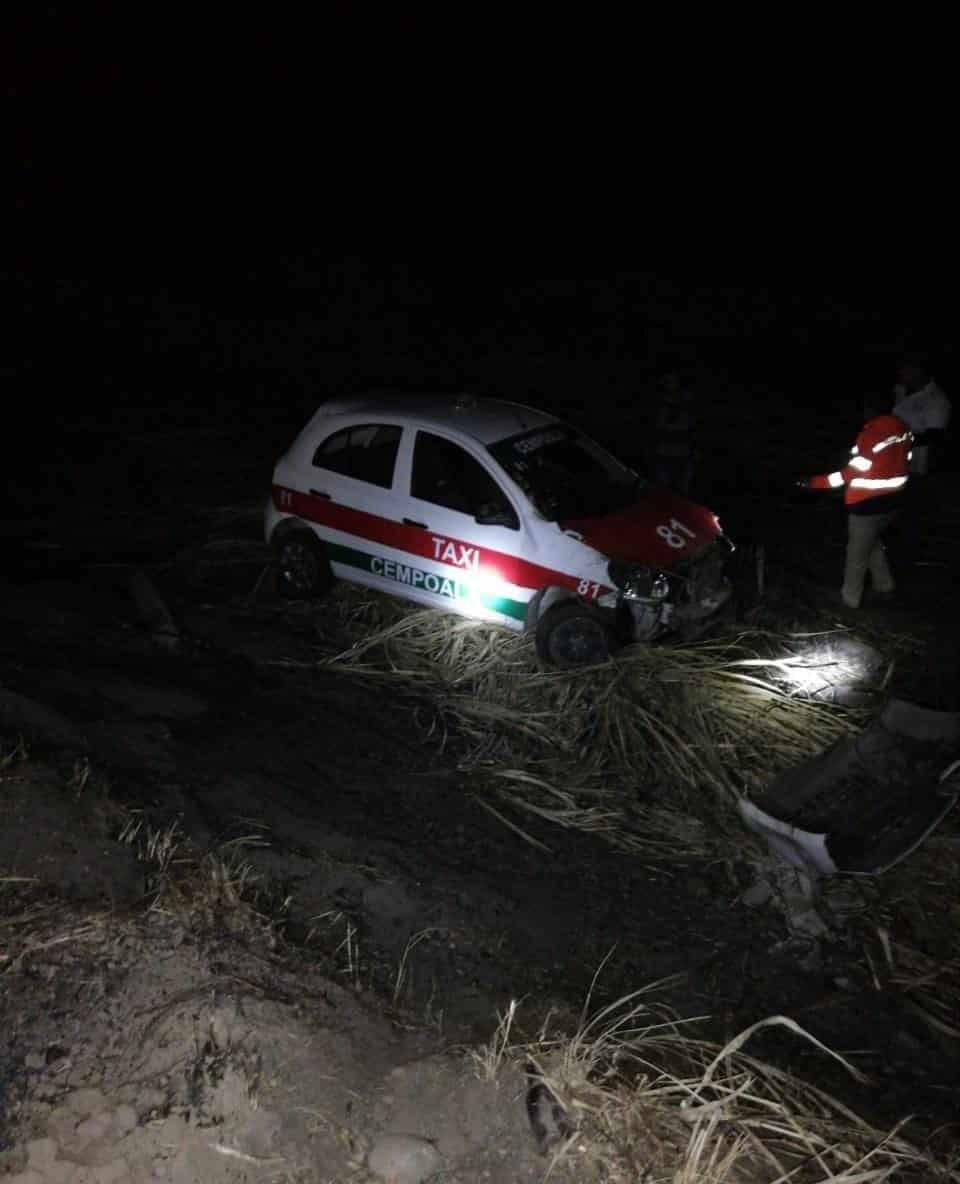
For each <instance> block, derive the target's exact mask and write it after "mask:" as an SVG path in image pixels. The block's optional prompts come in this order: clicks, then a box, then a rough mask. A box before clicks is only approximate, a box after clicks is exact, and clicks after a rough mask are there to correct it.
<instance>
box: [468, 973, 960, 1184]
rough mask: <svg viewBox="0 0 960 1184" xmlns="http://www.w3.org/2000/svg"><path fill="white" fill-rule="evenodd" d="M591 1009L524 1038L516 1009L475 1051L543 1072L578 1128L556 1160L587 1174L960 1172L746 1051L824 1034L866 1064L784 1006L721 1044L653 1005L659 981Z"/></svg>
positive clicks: (750, 1183) (486, 1065)
mask: <svg viewBox="0 0 960 1184" xmlns="http://www.w3.org/2000/svg"><path fill="white" fill-rule="evenodd" d="M658 985H660V984H653V985H651V986H650V987H648V988H645V989H644V990H643V991H638V992H634V993H633V994H631V995H628V996H625V997H624V998H622V999H620V1000H617V1001H616V1002H615V1003H613V1004H610V1005H609V1006H607V1007H605V1008H603V1010H602V1011H600V1012H598V1013H597V1014H596V1015H594V1016H586V1015H585V1016H584V1017H583V1019H582V1022H581V1025H580V1029H579V1031H578V1032H577V1033H576V1034H575V1035H574V1036H573V1037H572V1038H570V1039H548V1038H547V1037H546V1036H545V1035H544V1034H543V1033H541V1035H540V1036H539V1037H538V1038H537V1039H535V1040H533V1041H530V1042H527V1043H520V1042H517V1041H515V1040H514V1039H513V1030H514V1027H515V1023H516V1006H515V1005H511V1007H510V1008H509V1009H508V1010H507V1012H506V1013H505V1014H504V1015H503V1016H501V1017H500V1025H499V1028H498V1030H497V1032H496V1033H495V1034H494V1037H493V1039H492V1041H491V1043H490V1044H489V1045H488V1046H487V1047H486V1048H484V1049H481V1050H480V1051H479V1052H478V1053H477V1054H476V1056H475V1060H476V1064H477V1069H478V1072H479V1073H480V1074H481V1075H482V1076H483V1077H484V1078H486V1079H494V1080H495V1079H496V1077H497V1075H498V1074H500V1073H501V1072H502V1071H503V1070H504V1068H505V1067H507V1066H510V1067H511V1069H513V1070H514V1071H515V1070H516V1069H518V1068H524V1069H525V1071H526V1072H528V1073H530V1072H531V1067H532V1068H533V1071H534V1072H535V1076H536V1077H537V1078H539V1080H541V1081H542V1082H543V1083H544V1084H545V1085H546V1086H547V1087H548V1088H549V1090H550V1091H551V1093H552V1094H553V1095H554V1097H555V1098H556V1100H557V1101H558V1102H559V1103H560V1105H561V1106H562V1107H563V1110H564V1112H565V1114H566V1117H567V1121H568V1122H569V1124H570V1125H571V1126H572V1127H573V1128H574V1133H573V1135H572V1136H570V1137H568V1138H566V1139H563V1140H558V1144H557V1146H555V1147H554V1149H553V1153H552V1158H551V1160H550V1162H549V1164H548V1165H547V1167H546V1170H545V1177H544V1178H545V1179H546V1178H550V1177H551V1176H555V1177H557V1178H561V1177H562V1178H563V1179H567V1180H571V1179H572V1180H576V1181H578V1184H589V1182H591V1181H599V1180H603V1181H606V1182H607V1184H637V1182H638V1181H645V1182H649V1184H653V1182H654V1181H670V1182H671V1184H694V1182H696V1184H721V1182H726V1184H786V1182H787V1181H791V1182H794V1184H800V1182H812V1181H824V1182H826V1181H831V1182H832V1184H866V1182H867V1181H880V1180H887V1179H893V1178H896V1179H904V1180H907V1179H911V1180H917V1181H925V1182H932V1181H938V1180H939V1181H944V1182H948V1181H950V1182H956V1181H960V1171H958V1169H957V1167H956V1165H954V1164H951V1163H949V1162H946V1161H940V1160H937V1159H936V1158H934V1157H933V1156H932V1155H930V1154H928V1153H927V1152H926V1151H924V1150H923V1149H921V1148H919V1147H917V1146H915V1145H913V1144H912V1143H911V1142H910V1141H909V1140H908V1139H906V1138H905V1137H904V1136H903V1135H902V1133H901V1127H902V1124H898V1126H896V1127H894V1128H893V1129H892V1130H889V1131H882V1130H878V1129H876V1128H874V1127H873V1126H871V1125H870V1124H869V1123H866V1122H864V1121H863V1120H862V1119H861V1118H859V1117H858V1116H857V1115H856V1114H855V1113H853V1112H852V1111H851V1110H850V1109H849V1108H848V1107H847V1106H845V1105H844V1104H843V1103H842V1102H839V1101H838V1100H837V1099H835V1098H833V1097H832V1096H830V1095H829V1094H827V1093H825V1092H824V1091H822V1090H820V1089H817V1088H815V1087H813V1086H810V1085H807V1084H805V1083H804V1082H802V1081H800V1080H798V1079H797V1078H795V1077H793V1076H792V1075H791V1074H789V1073H787V1072H785V1071H784V1070H782V1069H780V1068H778V1067H776V1066H774V1065H771V1064H768V1063H766V1062H765V1061H762V1060H759V1059H757V1058H756V1057H753V1056H750V1055H748V1053H747V1052H746V1051H745V1048H746V1046H747V1045H748V1043H749V1042H750V1040H751V1039H752V1037H753V1036H754V1035H755V1034H756V1033H757V1032H758V1031H759V1030H761V1029H764V1028H771V1027H777V1028H781V1029H785V1030H786V1031H788V1032H790V1033H792V1034H793V1035H794V1036H795V1037H796V1038H797V1040H798V1041H806V1042H808V1043H810V1044H812V1045H813V1046H814V1047H815V1048H816V1049H817V1050H818V1052H819V1053H820V1055H822V1056H823V1057H824V1058H831V1059H832V1060H834V1061H836V1062H839V1063H840V1064H841V1065H842V1066H843V1067H844V1069H845V1070H846V1071H847V1072H848V1073H850V1074H851V1076H853V1077H855V1078H858V1079H861V1076H862V1075H861V1074H859V1073H858V1071H857V1070H856V1069H855V1068H854V1067H853V1066H852V1065H850V1064H849V1063H848V1062H846V1061H845V1060H844V1059H843V1058H842V1057H841V1056H839V1054H837V1053H835V1052H833V1051H832V1050H830V1049H829V1048H827V1047H826V1046H824V1045H823V1044H821V1043H820V1042H819V1041H817V1040H816V1039H815V1038H814V1037H812V1036H811V1035H810V1034H809V1033H808V1032H806V1031H805V1030H804V1029H803V1028H801V1027H800V1026H799V1025H798V1024H796V1023H795V1022H794V1021H793V1020H791V1019H788V1018H787V1017H785V1016H772V1017H770V1018H768V1019H765V1020H762V1021H760V1022H759V1023H757V1024H753V1025H752V1026H751V1027H749V1028H747V1029H745V1030H744V1031H743V1032H741V1033H740V1034H739V1035H737V1036H736V1037H734V1038H733V1039H732V1040H730V1041H729V1042H728V1043H727V1044H725V1045H723V1046H720V1045H716V1044H712V1043H709V1042H705V1041H701V1040H698V1039H696V1038H694V1037H693V1036H690V1035H687V1034H686V1030H685V1026H684V1025H682V1024H679V1023H676V1022H672V1021H671V1020H670V1019H669V1018H668V1017H666V1016H665V1015H664V1014H663V1013H662V1011H661V1010H660V1009H658V1008H657V1007H656V1005H655V1003H653V1002H652V1001H651V998H652V997H655V994H656V990H657V987H658Z"/></svg>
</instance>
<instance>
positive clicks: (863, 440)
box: [800, 415, 913, 608]
mask: <svg viewBox="0 0 960 1184" xmlns="http://www.w3.org/2000/svg"><path fill="white" fill-rule="evenodd" d="M912 445H913V436H912V434H911V432H910V429H909V428H908V427H907V425H906V424H905V423H904V421H903V420H902V419H900V418H899V417H898V416H896V415H870V416H868V418H867V422H866V423H865V424H864V425H863V427H862V428H861V430H860V435H859V436H857V439H856V443H855V444H854V445H853V448H852V449H851V450H850V460H849V461H848V462H847V464H846V465H845V466H844V467H843V468H842V469H838V470H837V471H836V472H834V473H822V474H819V475H818V476H816V477H811V478H810V479H809V480H807V481H801V482H800V485H801V486H803V487H804V488H805V489H839V488H841V486H842V487H843V500H844V504H845V505H846V507H847V555H846V563H845V566H844V574H843V587H842V588H841V590H840V599H841V601H842V602H843V603H844V604H845V605H846V606H847V608H859V607H860V601H861V599H862V597H863V585H864V582H865V581H866V576H867V572H868V571H869V572H870V579H871V583H872V585H873V592H874V594H875V595H876V596H877V597H878V598H880V599H890V598H891V597H892V596H893V593H894V590H895V583H894V579H893V572H892V571H891V570H890V564H889V562H888V560H887V553H886V549H885V548H884V545H883V535H884V533H885V531H886V530H887V528H888V527H889V526H890V525H891V524H892V523H893V522H894V521H896V518H897V516H898V514H899V512H900V510H901V509H902V503H903V495H904V490H905V489H906V485H907V481H908V479H909V474H910V455H911V448H912Z"/></svg>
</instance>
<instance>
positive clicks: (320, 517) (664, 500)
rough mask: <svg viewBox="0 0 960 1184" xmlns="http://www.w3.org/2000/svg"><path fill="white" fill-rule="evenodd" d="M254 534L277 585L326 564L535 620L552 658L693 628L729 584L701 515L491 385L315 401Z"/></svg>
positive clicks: (307, 577)
mask: <svg viewBox="0 0 960 1184" xmlns="http://www.w3.org/2000/svg"><path fill="white" fill-rule="evenodd" d="M265 533H266V538H267V541H268V542H269V543H270V544H272V546H273V548H274V550H275V553H276V556H277V566H278V573H279V575H278V580H279V585H280V589H281V591H282V592H283V593H284V594H285V595H287V596H291V597H295V598H309V597H314V596H318V595H320V594H322V593H323V592H324V591H325V590H326V589H327V588H328V587H329V585H330V584H331V582H332V581H333V579H334V578H335V577H337V578H339V579H342V580H347V581H350V582H352V583H356V584H364V585H367V586H368V587H371V588H378V589H380V590H382V591H384V592H389V593H393V594H395V595H397V596H401V597H404V598H406V599H408V600H412V601H415V602H417V603H418V604H422V605H428V606H431V607H436V608H444V609H448V610H452V611H454V612H457V613H462V614H465V615H469V616H472V617H476V618H479V619H483V620H489V621H497V622H499V623H501V624H503V625H506V626H508V627H510V628H512V629H518V630H519V629H532V630H535V631H536V641H537V649H538V652H539V654H540V656H541V657H542V658H544V659H545V660H547V661H549V662H552V663H554V664H557V665H575V664H579V663H582V662H593V661H600V660H602V659H603V658H604V657H606V656H607V655H608V654H609V652H610V650H611V648H612V647H613V646H614V645H615V644H616V643H617V642H622V641H628V640H650V639H653V638H656V637H658V636H660V635H661V634H665V633H668V632H676V631H680V632H689V631H691V630H699V629H701V628H702V627H703V626H704V625H705V624H706V623H707V622H709V621H711V620H712V619H713V618H714V617H715V615H716V614H717V613H718V611H719V610H720V609H721V608H722V607H723V605H724V604H725V603H726V602H727V601H728V599H729V597H730V584H729V582H728V581H727V580H726V578H725V576H724V562H725V559H726V556H727V554H728V553H729V552H730V551H731V550H732V549H733V548H732V544H730V543H729V542H728V540H727V539H726V538H725V536H724V535H723V533H722V531H721V529H720V524H719V522H718V521H717V518H716V516H715V515H714V514H712V513H711V512H710V511H709V510H707V509H704V507H702V506H699V505H697V504H696V503H694V502H692V501H689V500H688V499H686V498H683V497H681V496H679V495H678V494H675V493H672V492H671V491H670V490H668V489H664V488H662V487H658V486H655V485H652V484H650V483H648V482H647V481H646V480H645V479H644V478H642V477H640V476H638V474H637V473H636V472H634V471H633V470H632V469H630V468H629V467H628V466H626V465H624V464H622V463H621V462H620V461H618V460H617V459H616V458H615V457H613V456H612V455H611V454H610V453H609V452H607V451H606V450H605V449H604V448H602V447H601V446H600V445H599V444H597V443H596V442H595V441H594V440H591V439H590V438H589V437H588V436H586V435H584V434H583V433H582V432H580V431H578V430H577V429H576V428H574V427H572V426H570V425H569V424H567V423H565V422H564V421H562V420H560V419H558V418H556V417H555V416H553V415H549V414H547V413H546V412H543V411H538V410H535V409H533V408H530V407H525V406H522V405H520V404H517V403H510V402H505V401H501V400H497V399H479V398H474V397H471V396H460V397H456V396H451V397H440V396H407V395H368V396H363V397H357V398H350V399H344V400H337V401H332V402H327V403H324V404H323V405H321V406H320V408H319V410H318V411H317V412H316V413H315V414H314V416H313V417H312V418H311V419H310V421H309V423H308V424H307V425H306V427H305V428H304V429H303V430H302V431H301V432H300V434H299V435H298V436H297V438H296V439H295V440H294V442H293V443H292V444H291V446H290V448H289V449H288V451H287V452H286V453H285V454H284V455H283V456H282V457H281V458H280V460H279V461H278V462H277V465H276V468H275V471H274V474H273V490H272V495H271V498H270V500H269V502H268V505H267V510H266V523H265Z"/></svg>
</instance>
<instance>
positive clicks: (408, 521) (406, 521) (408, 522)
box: [403, 518, 430, 530]
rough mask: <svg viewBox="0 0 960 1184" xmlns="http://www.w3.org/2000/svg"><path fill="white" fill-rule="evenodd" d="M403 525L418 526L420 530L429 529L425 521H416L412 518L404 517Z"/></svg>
mask: <svg viewBox="0 0 960 1184" xmlns="http://www.w3.org/2000/svg"><path fill="white" fill-rule="evenodd" d="M403 525H404V526H419V527H420V529H421V530H429V529H430V528H429V527H428V526H427V524H426V522H417V521H416V520H415V519H414V518H404V520H403Z"/></svg>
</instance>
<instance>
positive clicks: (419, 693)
mask: <svg viewBox="0 0 960 1184" xmlns="http://www.w3.org/2000/svg"><path fill="white" fill-rule="evenodd" d="M331 603H332V605H333V606H334V607H335V609H336V611H337V613H338V614H339V625H340V636H341V638H343V639H345V641H346V642H349V644H344V645H343V646H342V648H339V649H338V650H337V651H336V652H329V653H328V654H326V655H325V656H323V657H322V658H321V660H320V661H321V665H322V666H323V667H324V668H326V669H328V670H330V671H339V672H341V673H343V674H348V675H350V676H352V677H357V678H363V679H365V680H368V681H372V682H376V683H379V684H383V685H384V686H389V687H390V694H391V696H392V697H393V698H394V699H395V700H400V701H401V702H405V703H407V704H408V705H409V706H410V708H411V710H412V711H413V712H414V713H415V715H416V718H417V719H418V721H419V722H420V724H421V726H422V728H423V730H424V732H425V734H426V735H427V736H428V737H429V738H430V739H432V740H433V742H434V743H435V744H436V745H437V746H438V748H439V749H441V750H444V751H446V752H447V755H448V756H452V757H453V758H454V759H455V760H456V763H457V765H458V767H459V769H460V770H461V771H462V772H463V774H464V783H465V785H466V786H467V787H468V791H469V792H470V793H471V794H473V795H474V796H475V797H476V798H478V799H479V800H480V801H481V802H482V803H483V804H484V805H485V806H486V807H487V808H488V809H489V810H491V812H493V813H494V814H495V815H496V816H497V817H498V818H500V819H501V820H502V821H503V822H505V823H506V824H507V825H508V826H511V827H512V828H513V829H514V830H516V831H518V832H519V833H520V834H522V835H524V837H526V838H528V839H529V840H530V841H531V842H535V843H537V844H538V845H541V846H542V845H543V843H542V841H541V840H539V839H536V838H534V836H533V835H531V834H530V833H529V831H528V829H527V827H526V825H525V824H524V822H523V817H524V815H526V816H528V817H530V818H538V819H541V820H545V821H547V822H550V823H552V824H554V825H557V826H561V827H567V828H572V829H576V830H580V831H585V832H589V833H591V834H597V835H600V836H602V837H603V838H605V839H606V840H607V841H609V842H610V843H612V844H613V845H614V846H616V847H617V848H619V849H621V850H624V851H628V852H631V853H633V854H636V855H639V856H642V857H645V858H647V859H651V860H658V859H671V858H676V857H678V856H687V857H689V856H691V855H700V856H706V855H710V854H713V853H715V849H716V842H717V840H718V839H719V840H721V841H722V838H723V836H724V835H729V834H731V833H737V834H739V833H740V826H739V822H738V820H737V819H736V817H735V811H734V809H733V807H734V806H735V803H736V799H737V797H738V795H740V794H742V793H744V792H750V791H753V790H756V789H758V788H760V787H761V786H763V785H764V784H765V783H766V782H767V781H769V779H770V778H771V777H772V776H773V775H774V774H775V773H776V772H778V771H779V770H780V769H783V768H785V767H787V766H789V765H792V764H794V763H796V762H797V761H799V760H802V759H804V758H805V757H808V756H810V755H812V754H813V753H815V752H818V751H820V750H821V749H823V748H824V747H826V746H827V745H828V744H830V743H831V742H832V741H833V740H835V739H837V738H838V737H839V736H841V735H843V734H845V733H846V732H848V731H849V730H851V729H853V728H855V727H856V726H858V724H859V722H860V721H861V718H862V717H861V716H859V715H858V714H857V713H855V712H850V711H845V710H842V709H840V708H837V707H835V706H832V705H831V704H829V703H826V702H824V701H822V700H820V699H817V698H815V697H813V696H812V695H811V694H809V693H804V692H802V691H798V690H797V688H796V685H795V684H796V681H797V680H796V677H795V675H796V670H797V668H807V667H810V666H811V665H814V663H812V662H811V660H810V657H809V639H808V638H797V637H778V636H775V635H772V634H770V633H762V632H747V633H737V634H735V635H731V636H728V637H724V638H722V639H719V640H711V641H701V642H698V643H691V644H685V645H684V644H672V645H666V644H663V645H642V646H641V645H637V646H632V647H629V648H628V649H626V650H624V651H622V652H621V653H620V654H619V655H618V656H617V658H616V660H614V661H611V662H608V663H605V664H603V665H602V666H598V667H593V668H588V669H579V670H576V671H557V670H547V669H543V668H541V667H540V665H539V664H538V662H537V660H536V656H535V654H534V650H533V646H532V642H531V640H530V638H529V637H528V636H524V635H519V634H515V633H512V632H509V631H507V630H504V629H501V628H498V627H496V626H491V625H487V624H482V623H478V622H475V621H470V620H465V619H463V618H460V617H456V616H452V615H448V614H443V613H441V612H437V611H434V610H417V609H412V610H411V609H409V608H408V607H406V606H397V605H396V603H395V602H391V601H389V600H388V598H386V597H377V596H375V595H371V594H368V593H364V592H362V591H360V590H357V589H341V590H339V591H338V594H337V596H336V598H335V599H334V600H333V601H332V602H331Z"/></svg>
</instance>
